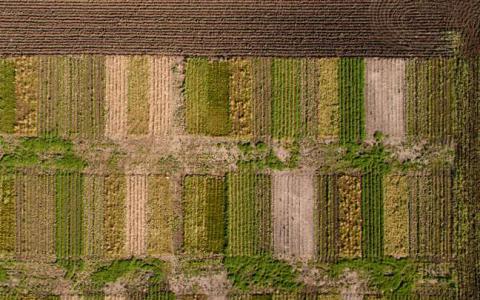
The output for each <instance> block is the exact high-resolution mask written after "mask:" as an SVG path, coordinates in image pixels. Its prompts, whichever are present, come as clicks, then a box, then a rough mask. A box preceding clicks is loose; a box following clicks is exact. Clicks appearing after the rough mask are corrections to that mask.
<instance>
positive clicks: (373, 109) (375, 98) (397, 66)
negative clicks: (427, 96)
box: [365, 58, 405, 141]
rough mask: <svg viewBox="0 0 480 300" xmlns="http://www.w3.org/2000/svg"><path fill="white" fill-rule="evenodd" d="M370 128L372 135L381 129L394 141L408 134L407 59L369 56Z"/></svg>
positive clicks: (367, 125) (367, 107)
mask: <svg viewBox="0 0 480 300" xmlns="http://www.w3.org/2000/svg"><path fill="white" fill-rule="evenodd" d="M365 62H366V75H365V76H366V84H365V103H366V129H367V135H368V137H370V138H371V137H373V134H374V133H375V131H381V132H383V133H384V134H385V135H387V136H388V137H390V140H391V141H400V140H402V139H403V137H404V136H405V60H404V59H399V58H395V59H380V58H367V59H366V60H365Z"/></svg>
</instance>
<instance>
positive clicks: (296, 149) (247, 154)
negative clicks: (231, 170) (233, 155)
mask: <svg viewBox="0 0 480 300" xmlns="http://www.w3.org/2000/svg"><path fill="white" fill-rule="evenodd" d="M238 148H239V149H240V151H241V153H242V157H241V160H240V161H238V162H237V165H239V166H254V167H255V168H257V169H258V170H263V169H266V168H269V169H274V170H283V169H287V168H288V169H293V168H296V167H297V166H298V163H299V160H300V144H299V143H298V141H296V140H293V141H291V142H290V143H288V144H287V145H286V150H287V151H289V154H290V155H289V156H288V159H287V160H286V161H285V162H284V161H281V160H280V159H279V158H278V157H277V156H276V154H275V151H274V149H273V148H272V147H268V146H267V144H265V143H263V142H257V143H255V144H254V143H250V142H246V143H240V144H238Z"/></svg>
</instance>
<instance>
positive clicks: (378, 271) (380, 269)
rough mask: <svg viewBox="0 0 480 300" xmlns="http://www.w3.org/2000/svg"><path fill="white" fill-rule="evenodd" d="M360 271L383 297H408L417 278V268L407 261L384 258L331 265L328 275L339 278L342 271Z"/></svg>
mask: <svg viewBox="0 0 480 300" xmlns="http://www.w3.org/2000/svg"><path fill="white" fill-rule="evenodd" d="M346 269H350V270H351V271H360V272H362V273H363V274H364V275H366V276H367V277H368V279H369V281H370V283H371V285H373V286H374V287H375V288H377V289H379V290H380V291H382V292H383V293H384V295H387V296H388V295H395V296H408V295H411V294H412V289H413V287H414V284H415V281H416V280H417V279H418V278H419V276H420V275H419V273H418V272H417V266H416V265H415V264H414V263H413V262H411V261H410V260H407V259H400V260H397V259H394V258H386V259H384V260H382V261H379V262H370V261H366V260H360V259H358V260H357V259H355V260H344V261H340V262H339V263H337V264H335V265H332V266H331V268H330V270H329V273H330V275H331V276H332V277H334V278H336V277H338V276H340V275H341V274H342V273H343V271H344V270H346Z"/></svg>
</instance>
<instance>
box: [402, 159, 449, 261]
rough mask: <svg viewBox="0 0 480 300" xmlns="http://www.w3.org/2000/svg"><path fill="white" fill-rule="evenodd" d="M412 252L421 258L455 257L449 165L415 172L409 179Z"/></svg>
mask: <svg viewBox="0 0 480 300" xmlns="http://www.w3.org/2000/svg"><path fill="white" fill-rule="evenodd" d="M409 186H410V189H409V199H408V207H409V212H410V216H409V219H410V221H409V226H410V228H409V243H410V247H409V251H410V256H411V257H414V258H416V259H418V260H421V261H432V262H449V261H451V260H452V258H453V250H454V248H453V247H454V243H453V236H454V221H453V217H454V214H453V209H454V203H453V200H452V172H451V169H450V168H447V167H435V168H433V169H432V170H426V171H424V172H419V173H414V174H412V175H411V176H410V178H409Z"/></svg>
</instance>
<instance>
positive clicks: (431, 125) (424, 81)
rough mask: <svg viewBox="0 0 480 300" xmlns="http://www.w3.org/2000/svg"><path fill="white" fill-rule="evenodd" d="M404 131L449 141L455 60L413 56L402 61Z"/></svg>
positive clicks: (457, 79)
mask: <svg viewBox="0 0 480 300" xmlns="http://www.w3.org/2000/svg"><path fill="white" fill-rule="evenodd" d="M405 67H406V84H407V87H406V90H407V98H406V101H407V106H406V109H407V111H406V115H407V118H406V119H407V134H408V135H409V136H410V137H411V138H414V139H415V138H416V139H423V140H427V141H429V142H433V143H439V144H445V143H450V142H452V139H453V133H454V129H455V109H456V108H455V107H456V102H457V100H456V93H455V92H454V91H455V82H456V81H458V83H459V84H461V77H460V78H458V77H456V75H455V74H456V72H457V62H456V60H455V59H453V58H429V59H413V60H409V61H407V64H406V66H405Z"/></svg>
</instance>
